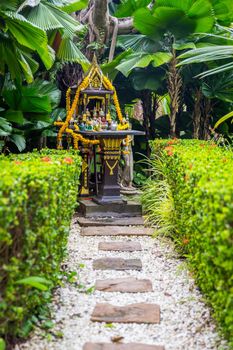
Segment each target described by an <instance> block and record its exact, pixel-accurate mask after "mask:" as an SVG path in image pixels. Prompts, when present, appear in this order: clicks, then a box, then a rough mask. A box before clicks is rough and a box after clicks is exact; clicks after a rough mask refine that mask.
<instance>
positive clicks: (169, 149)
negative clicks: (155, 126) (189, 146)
mask: <svg viewBox="0 0 233 350" xmlns="http://www.w3.org/2000/svg"><path fill="white" fill-rule="evenodd" d="M164 151H166V152H167V155H168V156H173V154H174V152H173V151H174V148H173V147H172V146H167V147H165V148H164Z"/></svg>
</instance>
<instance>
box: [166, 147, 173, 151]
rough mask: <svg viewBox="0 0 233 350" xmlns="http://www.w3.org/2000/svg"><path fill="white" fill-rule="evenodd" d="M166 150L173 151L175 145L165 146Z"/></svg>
mask: <svg viewBox="0 0 233 350" xmlns="http://www.w3.org/2000/svg"><path fill="white" fill-rule="evenodd" d="M164 150H165V151H173V150H174V147H172V146H167V147H165V148H164Z"/></svg>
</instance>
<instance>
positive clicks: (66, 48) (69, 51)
mask: <svg viewBox="0 0 233 350" xmlns="http://www.w3.org/2000/svg"><path fill="white" fill-rule="evenodd" d="M57 58H58V59H59V60H60V61H61V62H77V63H79V64H80V65H81V66H82V68H83V70H84V71H87V69H88V68H89V67H90V62H89V61H88V59H87V58H86V57H85V56H84V55H83V53H82V52H81V51H80V50H79V48H78V47H77V46H76V45H75V44H74V43H73V41H72V40H71V39H70V38H63V39H62V41H61V44H60V46H59V50H58V52H57Z"/></svg>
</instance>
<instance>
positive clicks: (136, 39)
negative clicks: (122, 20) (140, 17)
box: [117, 34, 157, 52]
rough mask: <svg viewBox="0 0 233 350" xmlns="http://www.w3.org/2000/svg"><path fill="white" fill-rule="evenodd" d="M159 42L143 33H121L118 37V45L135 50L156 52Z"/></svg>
mask: <svg viewBox="0 0 233 350" xmlns="http://www.w3.org/2000/svg"><path fill="white" fill-rule="evenodd" d="M156 44H157V43H156V42H155V41H154V40H152V39H150V38H148V37H147V36H146V35H143V34H128V35H120V36H118V38H117V45H118V46H120V47H121V48H123V49H124V50H129V49H131V50H133V51H135V52H142V51H143V52H154V51H156V47H157V45H156Z"/></svg>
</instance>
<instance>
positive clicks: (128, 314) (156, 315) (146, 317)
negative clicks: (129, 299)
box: [91, 303, 160, 324]
mask: <svg viewBox="0 0 233 350" xmlns="http://www.w3.org/2000/svg"><path fill="white" fill-rule="evenodd" d="M91 321H93V322H107V323H156V324H157V323H160V307H159V306H158V305H156V304H147V303H138V304H130V305H127V306H114V305H111V304H107V303H102V304H101V303H100V304H97V305H96V306H95V309H94V311H93V313H92V315H91Z"/></svg>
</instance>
